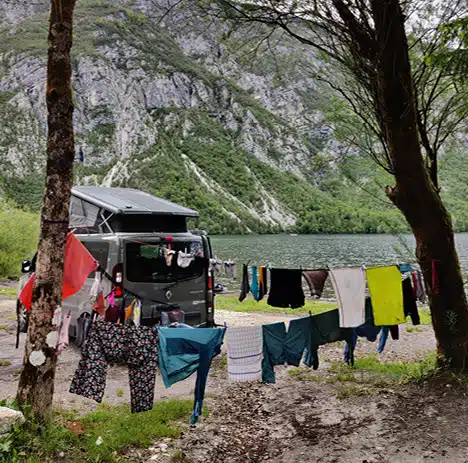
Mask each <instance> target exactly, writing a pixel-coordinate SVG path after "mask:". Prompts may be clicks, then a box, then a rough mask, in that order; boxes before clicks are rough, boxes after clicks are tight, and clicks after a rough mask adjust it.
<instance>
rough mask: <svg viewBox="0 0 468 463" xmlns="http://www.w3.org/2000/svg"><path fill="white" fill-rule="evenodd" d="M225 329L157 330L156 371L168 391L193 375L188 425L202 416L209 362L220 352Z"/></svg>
mask: <svg viewBox="0 0 468 463" xmlns="http://www.w3.org/2000/svg"><path fill="white" fill-rule="evenodd" d="M225 331H226V330H225V328H195V329H194V328H177V329H174V328H159V330H158V334H159V367H160V369H161V375H162V377H163V381H164V385H165V386H166V387H170V386H172V385H173V384H175V383H177V382H179V381H182V380H184V379H186V378H188V377H189V376H190V375H192V374H193V373H194V372H195V371H197V380H196V383H195V392H194V396H195V397H194V405H193V412H192V416H191V417H190V424H195V423H196V422H197V421H198V417H199V416H200V415H201V413H202V409H203V400H204V398H205V387H206V381H207V379H208V373H209V371H210V366H211V360H212V359H213V358H214V357H216V355H218V354H219V353H220V352H221V345H222V343H223V338H224V333H225Z"/></svg>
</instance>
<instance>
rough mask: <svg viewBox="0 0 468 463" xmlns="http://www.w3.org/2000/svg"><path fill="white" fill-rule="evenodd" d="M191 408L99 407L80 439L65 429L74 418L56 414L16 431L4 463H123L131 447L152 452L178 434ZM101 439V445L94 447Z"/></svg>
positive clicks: (4, 447)
mask: <svg viewBox="0 0 468 463" xmlns="http://www.w3.org/2000/svg"><path fill="white" fill-rule="evenodd" d="M191 409H192V402H191V401H188V400H183V401H181V400H169V401H166V402H159V403H157V404H155V406H154V408H153V410H151V411H149V412H144V413H135V414H132V413H131V412H130V408H129V407H128V405H119V406H109V405H101V406H100V407H99V409H98V410H97V411H95V412H92V413H89V414H87V415H86V416H84V417H83V418H80V419H79V420H78V421H79V423H80V424H81V425H82V426H84V431H83V432H82V434H81V435H80V436H79V437H78V436H77V435H76V434H74V433H73V432H71V431H70V430H68V429H67V428H66V427H65V426H64V421H65V420H67V419H70V417H71V416H68V414H65V415H63V414H62V413H59V414H57V413H56V414H55V418H54V420H53V422H52V423H50V424H49V425H47V426H39V425H37V424H35V423H34V422H28V423H27V425H24V426H22V427H18V428H16V429H15V430H14V432H13V433H12V434H10V436H9V437H8V438H7V439H6V440H5V441H4V442H2V444H1V445H0V461H5V462H7V463H13V462H15V463H16V462H20V461H27V462H28V463H39V462H41V463H44V462H50V463H52V462H55V461H59V455H60V453H62V452H63V453H64V454H65V455H66V461H67V462H71V463H78V462H84V463H88V462H89V463H91V462H118V461H122V459H121V458H120V457H119V455H120V454H121V453H122V452H123V451H125V450H126V449H127V448H129V447H137V448H148V447H149V446H150V444H151V443H152V442H153V441H154V440H155V439H158V438H163V437H171V438H176V437H178V436H180V430H179V428H178V426H177V425H176V424H174V423H176V422H178V421H181V420H184V421H185V420H188V418H189V416H190V412H191ZM99 437H101V439H102V443H101V444H100V445H96V441H97V440H98V438H99ZM64 461H65V460H64Z"/></svg>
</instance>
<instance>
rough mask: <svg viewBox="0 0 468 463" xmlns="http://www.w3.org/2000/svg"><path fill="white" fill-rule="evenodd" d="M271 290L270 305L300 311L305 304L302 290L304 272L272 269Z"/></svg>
mask: <svg viewBox="0 0 468 463" xmlns="http://www.w3.org/2000/svg"><path fill="white" fill-rule="evenodd" d="M270 272H271V282H270V285H271V288H270V294H269V295H268V305H271V306H272V307H281V308H288V307H291V308H292V309H298V308H299V307H303V306H304V304H305V296H304V291H303V290H302V271H301V270H292V269H280V268H272V269H271V271H270Z"/></svg>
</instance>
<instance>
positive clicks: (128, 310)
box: [125, 299, 135, 321]
mask: <svg viewBox="0 0 468 463" xmlns="http://www.w3.org/2000/svg"><path fill="white" fill-rule="evenodd" d="M134 305H135V299H134V300H133V301H132V303H131V304H130V305H129V306H128V307H126V309H125V321H128V319H129V318H130V317H131V316H132V313H133V306H134Z"/></svg>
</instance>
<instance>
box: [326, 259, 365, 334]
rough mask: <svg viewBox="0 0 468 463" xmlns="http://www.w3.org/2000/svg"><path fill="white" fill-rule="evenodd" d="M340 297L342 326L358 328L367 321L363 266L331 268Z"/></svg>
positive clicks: (337, 293) (338, 296)
mask: <svg viewBox="0 0 468 463" xmlns="http://www.w3.org/2000/svg"><path fill="white" fill-rule="evenodd" d="M330 274H331V276H332V283H333V289H334V290H335V294H336V297H337V299H338V308H339V311H340V327H341V328H356V327H358V326H361V325H362V324H363V323H364V322H365V321H366V314H365V306H366V273H365V272H364V270H363V269H362V268H339V269H332V270H330Z"/></svg>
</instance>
